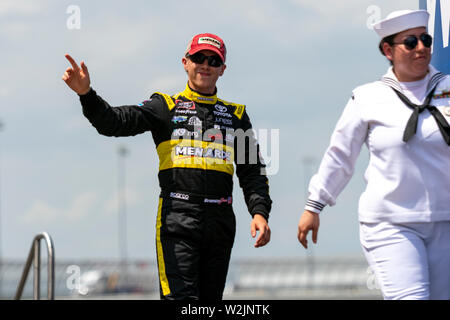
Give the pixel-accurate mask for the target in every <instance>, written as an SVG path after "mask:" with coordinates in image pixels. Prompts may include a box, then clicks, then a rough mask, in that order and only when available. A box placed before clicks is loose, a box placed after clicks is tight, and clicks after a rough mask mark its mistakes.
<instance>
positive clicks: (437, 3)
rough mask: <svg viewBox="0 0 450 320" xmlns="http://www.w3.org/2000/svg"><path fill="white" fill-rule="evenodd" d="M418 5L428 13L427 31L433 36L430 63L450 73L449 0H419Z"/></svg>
mask: <svg viewBox="0 0 450 320" xmlns="http://www.w3.org/2000/svg"><path fill="white" fill-rule="evenodd" d="M419 7H420V9H424V10H427V11H428V12H429V13H430V20H429V22H428V32H429V33H430V34H431V35H432V36H433V59H432V60H431V64H432V65H433V66H435V67H436V68H437V69H438V70H439V71H441V72H443V73H445V74H450V46H449V33H450V0H431V1H430V0H428V1H427V0H419Z"/></svg>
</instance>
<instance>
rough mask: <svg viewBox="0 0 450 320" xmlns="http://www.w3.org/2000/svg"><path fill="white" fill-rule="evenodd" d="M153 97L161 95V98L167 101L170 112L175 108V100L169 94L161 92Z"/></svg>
mask: <svg viewBox="0 0 450 320" xmlns="http://www.w3.org/2000/svg"><path fill="white" fill-rule="evenodd" d="M153 95H159V96H161V97H163V98H164V100H165V101H166V104H167V107H168V108H169V110H172V109H173V108H174V107H175V102H173V99H172V97H171V96H169V95H168V94H165V93H161V92H155V93H154V94H152V97H153Z"/></svg>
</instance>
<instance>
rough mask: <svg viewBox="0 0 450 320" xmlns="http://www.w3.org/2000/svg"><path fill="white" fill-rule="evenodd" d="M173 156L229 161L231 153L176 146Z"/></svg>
mask: <svg viewBox="0 0 450 320" xmlns="http://www.w3.org/2000/svg"><path fill="white" fill-rule="evenodd" d="M175 155H176V156H186V157H202V158H214V159H221V160H227V161H231V152H228V151H223V150H220V149H215V148H200V147H188V146H176V147H175Z"/></svg>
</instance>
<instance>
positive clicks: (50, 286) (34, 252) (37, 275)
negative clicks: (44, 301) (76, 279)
mask: <svg viewBox="0 0 450 320" xmlns="http://www.w3.org/2000/svg"><path fill="white" fill-rule="evenodd" d="M42 239H44V240H45V242H46V244H47V255H48V264H47V269H48V276H47V298H48V299H49V300H54V299H55V256H54V254H55V249H54V247H53V240H52V238H51V237H50V236H49V234H48V233H47V232H42V233H39V234H38V235H36V236H35V237H34V239H33V243H32V244H31V249H30V253H29V254H28V259H27V262H26V263H25V268H24V270H23V273H22V277H21V278H20V283H19V286H18V287H17V292H16V295H15V297H14V299H15V300H20V297H21V296H22V291H23V288H24V287H25V283H26V281H27V277H28V273H29V271H30V268H31V263H32V262H33V270H34V278H33V299H34V300H39V299H40V281H41V247H40V244H41V242H40V241H41V240H42Z"/></svg>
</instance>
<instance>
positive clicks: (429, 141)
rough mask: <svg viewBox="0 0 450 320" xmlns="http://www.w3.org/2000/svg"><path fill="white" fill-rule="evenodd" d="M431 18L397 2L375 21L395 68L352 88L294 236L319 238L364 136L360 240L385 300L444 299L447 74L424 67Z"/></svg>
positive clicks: (448, 288)
mask: <svg viewBox="0 0 450 320" xmlns="http://www.w3.org/2000/svg"><path fill="white" fill-rule="evenodd" d="M428 18H429V14H428V13H427V12H426V11H424V10H414V11H413V10H402V11H396V12H393V13H391V14H390V15H389V16H388V17H387V18H386V19H384V20H382V21H379V22H378V23H376V24H375V25H374V30H375V31H376V32H377V34H378V35H379V36H380V37H381V41H380V46H379V47H380V51H381V52H382V54H383V55H385V56H386V58H387V59H388V60H389V61H390V63H391V67H390V68H389V69H388V71H387V73H386V74H385V75H384V76H383V77H382V79H381V80H379V81H375V82H372V83H369V84H365V85H362V86H359V87H357V88H356V89H354V90H353V94H352V97H351V98H350V100H349V102H348V104H347V105H346V107H345V109H344V111H343V114H342V116H341V118H340V119H339V121H338V123H337V126H336V128H335V130H334V132H333V135H332V137H331V142H330V146H329V147H328V149H327V151H326V152H325V155H324V157H323V159H322V162H321V164H320V167H319V170H318V172H317V174H315V175H314V176H313V177H312V178H311V181H310V184H309V198H308V201H307V203H306V206H305V211H304V213H303V214H302V216H301V218H300V221H299V224H298V240H299V241H300V243H301V244H302V245H303V246H304V247H305V248H307V240H306V238H307V234H308V232H309V231H310V230H311V231H312V240H313V242H314V243H316V242H317V233H318V228H319V213H320V212H321V211H322V209H323V208H324V207H325V206H326V205H330V206H332V205H334V204H335V202H336V198H337V196H338V195H339V194H340V192H341V191H342V190H343V188H344V187H345V186H346V184H347V183H348V181H349V180H350V178H351V176H352V174H353V171H354V164H355V161H356V159H357V157H358V154H359V152H360V150H361V147H362V144H363V143H365V144H366V146H367V148H368V149H369V152H370V161H369V165H368V167H367V170H366V172H365V180H366V182H367V186H366V189H365V191H364V192H363V194H362V195H361V197H360V201H359V210H358V211H359V221H360V239H361V245H362V248H363V251H364V254H365V256H366V258H367V261H368V263H369V265H370V266H371V268H372V270H373V271H374V272H375V275H376V277H377V281H378V283H379V284H380V287H381V290H382V293H383V296H384V298H385V299H450V127H449V124H448V122H449V121H450V76H448V75H444V74H442V73H440V72H439V71H438V70H436V69H435V68H434V67H433V66H432V65H430V60H431V44H432V38H431V36H430V35H428V33H427V29H426V28H427V25H428Z"/></svg>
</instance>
